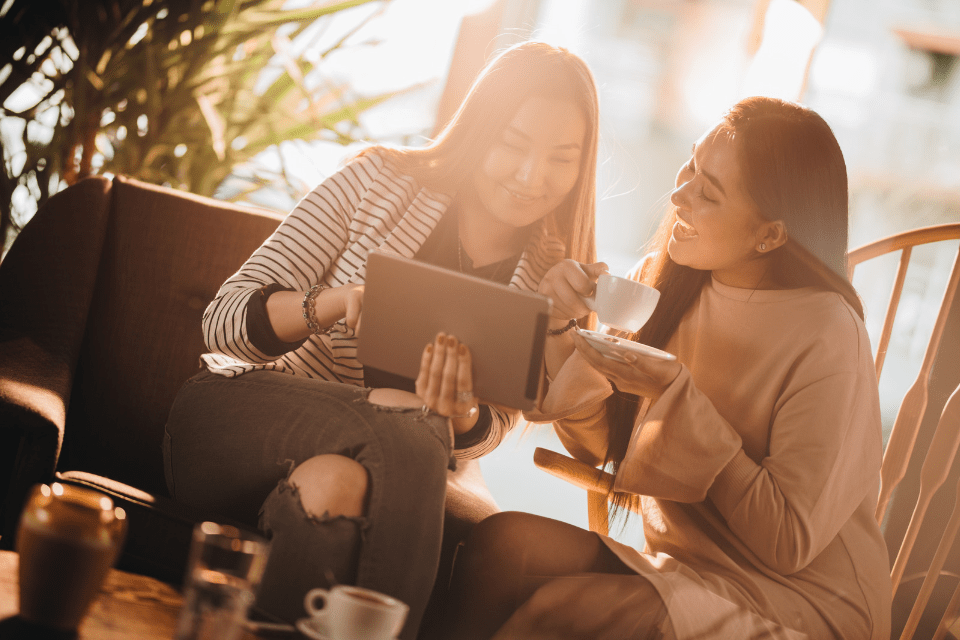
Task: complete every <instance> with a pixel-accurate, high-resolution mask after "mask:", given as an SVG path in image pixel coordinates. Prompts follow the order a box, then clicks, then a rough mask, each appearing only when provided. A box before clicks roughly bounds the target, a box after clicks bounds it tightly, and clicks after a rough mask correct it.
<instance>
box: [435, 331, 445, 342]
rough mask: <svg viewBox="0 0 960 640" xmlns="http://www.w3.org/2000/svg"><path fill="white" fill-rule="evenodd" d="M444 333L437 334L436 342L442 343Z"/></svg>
mask: <svg viewBox="0 0 960 640" xmlns="http://www.w3.org/2000/svg"><path fill="white" fill-rule="evenodd" d="M444 337H445V336H444V335H443V334H442V333H438V334H437V344H443V339H444Z"/></svg>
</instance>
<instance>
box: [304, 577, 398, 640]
mask: <svg viewBox="0 0 960 640" xmlns="http://www.w3.org/2000/svg"><path fill="white" fill-rule="evenodd" d="M318 600H322V601H323V604H322V605H321V606H319V607H318V606H317V601H318ZM303 606H304V607H306V609H307V612H308V613H309V614H310V615H311V616H312V617H314V618H320V619H321V622H322V626H323V627H324V628H325V629H326V632H327V634H328V635H329V636H330V639H331V640H394V638H396V637H397V636H398V635H399V634H400V629H401V628H403V622H404V620H406V618H407V612H408V611H409V610H410V607H408V606H407V605H406V604H404V603H403V602H400V601H399V600H397V599H396V598H391V597H390V596H388V595H385V594H382V593H380V592H378V591H372V590H370V589H364V588H362V587H353V586H349V585H337V586H335V587H331V588H330V589H319V588H318V589H312V590H310V591H309V592H308V593H307V595H306V596H305V597H304V599H303Z"/></svg>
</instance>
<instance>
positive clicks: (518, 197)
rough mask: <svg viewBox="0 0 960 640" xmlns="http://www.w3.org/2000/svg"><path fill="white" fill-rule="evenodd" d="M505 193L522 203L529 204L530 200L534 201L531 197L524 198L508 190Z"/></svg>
mask: <svg viewBox="0 0 960 640" xmlns="http://www.w3.org/2000/svg"><path fill="white" fill-rule="evenodd" d="M507 193H509V194H510V195H511V196H513V197H514V198H516V199H517V200H522V201H524V202H530V201H531V200H535V198H534V197H533V196H524V195H521V194H519V193H516V192H515V191H510V189H507Z"/></svg>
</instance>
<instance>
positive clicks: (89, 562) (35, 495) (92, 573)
mask: <svg viewBox="0 0 960 640" xmlns="http://www.w3.org/2000/svg"><path fill="white" fill-rule="evenodd" d="M126 524H127V521H126V514H125V513H124V511H123V509H121V508H119V507H117V508H114V506H113V501H112V500H111V499H110V498H109V497H107V496H105V495H104V494H102V493H99V492H97V491H93V490H91V489H84V488H82V487H74V486H71V485H65V484H60V483H58V482H55V483H53V484H51V485H45V484H44V485H37V486H36V487H34V488H33V490H32V491H31V493H30V496H29V498H28V499H27V503H26V506H25V507H24V509H23V514H22V515H21V517H20V524H19V527H18V529H17V544H16V547H17V553H19V555H20V571H19V580H20V617H21V618H22V619H24V620H26V621H28V622H31V623H35V624H39V625H42V626H45V627H52V628H54V629H59V630H63V631H74V630H75V629H76V628H77V627H78V626H79V625H80V621H81V620H82V619H83V616H84V615H85V614H86V612H87V610H88V609H89V608H90V605H91V604H92V602H93V600H94V598H95V597H96V595H97V593H99V591H100V585H101V583H102V582H103V580H104V578H105V577H106V575H107V572H108V571H109V570H110V567H112V566H113V563H114V560H116V558H117V554H118V553H119V550H120V546H121V544H122V541H123V537H124V534H125V533H126Z"/></svg>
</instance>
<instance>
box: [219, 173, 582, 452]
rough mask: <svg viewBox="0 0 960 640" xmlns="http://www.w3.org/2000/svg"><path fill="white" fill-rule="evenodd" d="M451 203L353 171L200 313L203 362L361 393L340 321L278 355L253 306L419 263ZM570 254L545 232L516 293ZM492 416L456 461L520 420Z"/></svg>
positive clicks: (357, 367)
mask: <svg viewBox="0 0 960 640" xmlns="http://www.w3.org/2000/svg"><path fill="white" fill-rule="evenodd" d="M450 202H451V197H450V196H449V195H446V194H443V193H440V192H437V191H433V190H430V189H426V188H423V187H421V186H419V185H418V184H417V182H416V181H415V180H414V179H413V178H412V177H410V176H406V175H402V174H400V173H398V172H397V171H396V170H395V168H394V167H393V165H392V164H388V163H387V162H385V161H384V160H383V159H382V158H381V157H380V156H377V155H375V154H368V155H365V156H362V157H360V158H358V159H356V160H354V161H353V162H351V163H349V164H348V165H347V166H346V167H344V168H343V169H341V170H340V171H339V172H337V173H335V174H334V175H332V176H330V177H329V178H327V179H326V180H324V181H323V182H322V183H321V184H320V185H319V186H317V187H316V188H315V189H314V190H313V191H311V192H310V193H309V194H307V195H306V196H305V197H304V198H303V200H301V201H300V203H299V204H298V205H297V206H296V208H295V209H294V210H293V211H292V212H290V214H289V215H288V216H287V217H286V218H285V219H284V220H283V222H282V223H281V224H280V226H279V227H278V228H277V230H276V231H275V232H274V233H273V235H271V236H270V237H269V238H268V239H267V240H266V241H265V242H264V243H263V245H261V246H260V248H259V249H257V250H256V251H255V252H254V253H253V255H252V256H250V258H249V259H248V260H247V261H246V262H245V263H244V264H243V266H241V267H240V270H239V271H237V273H235V274H233V275H232V276H231V277H230V278H229V279H227V281H226V282H225V283H224V284H223V286H222V287H220V291H218V292H217V296H216V298H214V300H213V301H212V302H211V303H210V305H209V306H208V307H207V309H206V311H205V312H204V314H203V335H204V340H205V341H206V344H207V348H208V349H210V351H211V353H207V354H204V355H203V356H201V360H202V362H203V363H204V365H205V366H206V367H207V369H209V370H210V371H212V372H213V373H217V374H220V375H223V376H228V377H233V376H238V375H241V374H243V373H246V372H248V371H255V370H272V371H279V372H283V373H288V374H291V375H297V376H306V377H308V378H319V379H323V380H329V381H333V382H342V383H346V384H353V385H358V386H362V385H363V380H364V378H363V365H361V364H360V362H359V361H358V360H357V339H356V337H355V336H354V335H353V332H352V330H350V329H349V328H347V327H346V326H345V325H344V324H343V323H342V322H340V323H338V324H337V325H335V327H334V329H333V331H331V332H330V333H329V334H327V335H319V336H318V335H311V336H309V337H308V338H307V339H306V341H305V342H303V344H302V345H301V346H299V347H297V348H295V349H293V350H291V351H288V352H287V353H285V354H283V355H281V356H279V357H277V356H275V355H270V354H267V353H264V352H263V351H261V350H260V349H258V348H257V347H256V346H255V345H254V344H253V342H252V341H251V340H250V336H249V334H248V327H247V312H248V303H249V302H250V298H251V296H253V295H255V294H257V293H258V292H259V291H260V289H261V288H263V287H265V286H270V285H274V286H277V285H279V286H281V287H283V288H286V289H292V290H294V291H306V290H308V289H309V288H310V287H311V286H313V285H314V284H317V283H322V284H325V285H327V286H329V287H339V286H342V285H345V284H348V283H353V284H363V283H364V280H365V277H366V260H367V255H368V254H369V253H370V252H371V251H376V250H382V251H388V252H392V253H397V254H400V255H402V256H405V257H407V258H412V257H413V256H414V254H415V253H416V252H417V250H418V249H419V248H420V247H421V245H422V244H423V243H424V241H425V240H426V239H427V237H429V236H430V234H431V232H432V231H433V229H434V228H435V227H436V226H437V222H438V221H439V220H440V218H441V217H442V216H443V214H444V212H445V211H446V210H447V207H448V206H449V205H450ZM565 254H566V251H565V246H564V244H563V242H562V241H561V240H560V239H559V238H557V237H556V236H555V235H552V234H550V233H549V232H548V231H547V230H546V227H545V225H542V224H541V225H539V227H538V228H537V229H536V230H535V231H534V232H533V233H532V234H531V236H530V240H529V242H528V243H527V246H526V247H525V249H524V251H523V253H522V254H521V256H520V260H519V262H518V263H517V267H516V269H515V270H514V273H513V276H512V278H511V279H510V286H513V287H517V288H518V289H523V290H527V291H536V290H537V287H538V285H539V283H540V280H541V278H542V277H543V275H544V273H546V271H547V270H548V269H549V268H550V267H551V266H553V265H554V264H556V263H557V262H559V261H560V260H562V259H563V258H564V257H565ZM490 409H491V414H492V421H491V427H490V429H489V431H488V433H487V436H486V438H485V439H483V440H482V441H480V442H477V443H475V444H473V445H472V446H470V447H468V448H466V449H461V450H457V451H456V452H455V455H456V457H458V458H478V457H480V456H482V455H485V454H487V453H489V452H490V451H492V450H493V449H494V448H496V446H497V445H498V444H499V443H500V442H501V441H502V440H503V438H504V436H505V435H506V434H507V432H508V431H509V430H510V429H511V428H512V427H513V426H514V425H515V424H516V423H517V421H518V419H519V415H520V413H519V411H503V410H500V409H499V408H497V407H490Z"/></svg>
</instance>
